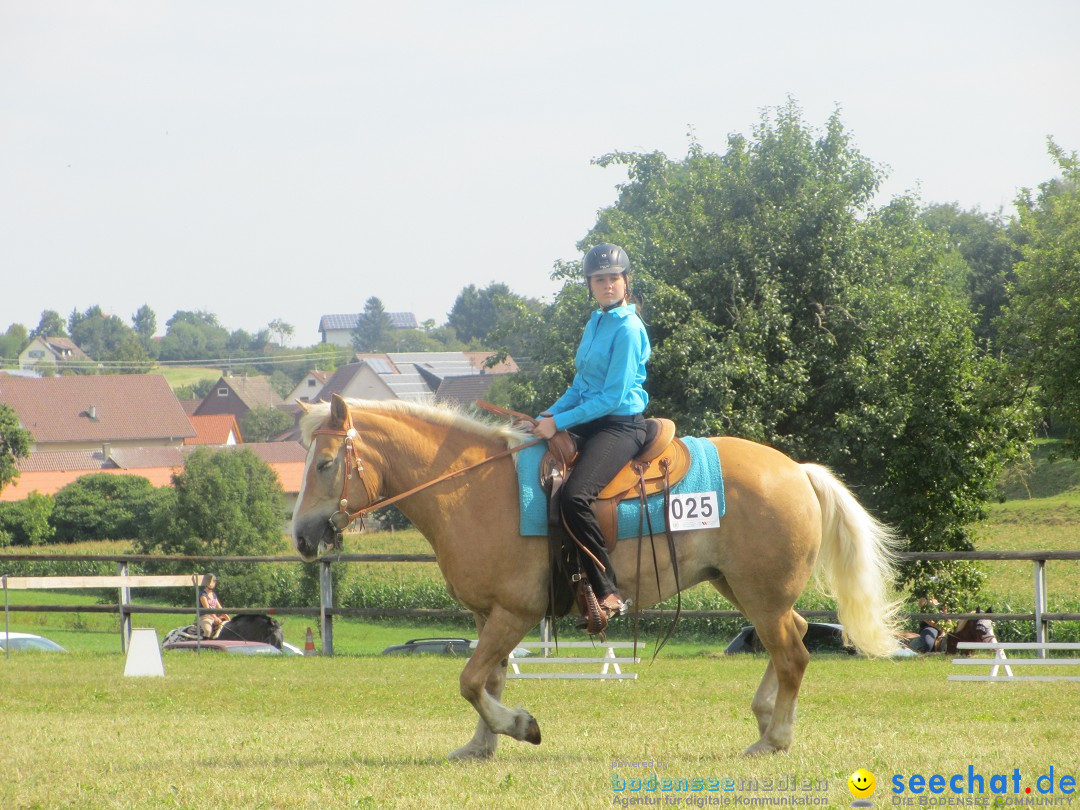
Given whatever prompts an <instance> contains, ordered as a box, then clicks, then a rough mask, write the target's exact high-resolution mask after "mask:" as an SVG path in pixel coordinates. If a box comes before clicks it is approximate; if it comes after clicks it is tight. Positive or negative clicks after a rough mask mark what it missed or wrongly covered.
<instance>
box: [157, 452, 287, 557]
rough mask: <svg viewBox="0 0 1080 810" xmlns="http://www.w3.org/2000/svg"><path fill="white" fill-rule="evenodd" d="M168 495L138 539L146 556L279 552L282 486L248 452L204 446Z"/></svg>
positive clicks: (186, 463)
mask: <svg viewBox="0 0 1080 810" xmlns="http://www.w3.org/2000/svg"><path fill="white" fill-rule="evenodd" d="M164 492H165V494H164V495H162V496H160V497H159V500H158V503H157V504H155V508H154V510H153V515H152V517H151V518H150V519H149V520H148V521H147V522H146V524H145V526H144V527H143V529H142V530H141V532H140V537H139V538H138V542H137V546H138V547H139V549H140V550H141V551H143V552H144V553H158V552H160V553H163V554H209V555H215V556H224V555H245V554H246V555H253V554H270V553H274V552H276V551H277V550H278V549H279V548H280V545H281V536H282V526H283V522H284V516H285V503H284V495H283V494H282V491H281V484H280V483H279V482H278V479H277V476H276V475H275V474H274V471H273V470H272V469H270V467H269V466H268V465H267V464H266V462H264V461H263V460H262V459H260V458H259V457H258V456H256V455H255V454H254V453H252V452H251V451H250V450H245V449H237V450H212V449H209V448H203V447H200V448H198V449H197V450H195V452H193V453H192V454H191V455H190V456H188V458H187V461H185V463H184V470H183V472H181V473H178V474H177V475H174V476H173V486H172V489H170V490H165V491H164Z"/></svg>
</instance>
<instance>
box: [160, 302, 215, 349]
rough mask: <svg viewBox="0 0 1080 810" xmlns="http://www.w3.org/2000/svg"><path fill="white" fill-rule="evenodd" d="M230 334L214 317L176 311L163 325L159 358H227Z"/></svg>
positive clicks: (209, 313) (212, 315)
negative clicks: (163, 333)
mask: <svg viewBox="0 0 1080 810" xmlns="http://www.w3.org/2000/svg"><path fill="white" fill-rule="evenodd" d="M228 340H229V332H228V330H227V329H225V327H223V326H222V325H221V324H220V323H218V319H217V315H215V314H214V313H212V312H205V311H203V310H197V311H194V312H192V311H190V310H178V311H177V312H175V313H174V314H173V316H172V317H171V318H169V320H168V321H166V322H165V336H164V337H163V338H162V339H161V347H160V351H159V353H158V356H159V357H160V358H161V359H162V360H218V359H221V358H223V357H225V356H226V343H227V342H228Z"/></svg>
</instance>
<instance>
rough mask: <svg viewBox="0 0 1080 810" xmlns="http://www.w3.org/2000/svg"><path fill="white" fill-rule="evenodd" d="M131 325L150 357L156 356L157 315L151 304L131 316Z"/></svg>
mask: <svg viewBox="0 0 1080 810" xmlns="http://www.w3.org/2000/svg"><path fill="white" fill-rule="evenodd" d="M131 324H132V326H133V327H134V328H135V334H136V335H137V336H138V338H139V342H140V343H141V344H142V347H143V349H145V350H146V353H147V354H148V355H149V356H150V357H154V356H156V355H157V346H155V345H154V334H155V333H156V332H157V315H156V314H155V313H154V310H152V309H150V305H149V304H143V305H142V306H141V307H139V308H138V310H136V312H135V314H134V315H132V316H131Z"/></svg>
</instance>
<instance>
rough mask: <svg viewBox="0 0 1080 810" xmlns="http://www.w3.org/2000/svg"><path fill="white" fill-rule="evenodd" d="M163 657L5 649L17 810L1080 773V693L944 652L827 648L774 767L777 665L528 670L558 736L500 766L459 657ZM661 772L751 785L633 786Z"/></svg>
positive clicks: (887, 786) (12, 804)
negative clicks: (12, 654)
mask: <svg viewBox="0 0 1080 810" xmlns="http://www.w3.org/2000/svg"><path fill="white" fill-rule="evenodd" d="M164 663H165V669H166V676H165V677H164V678H124V677H123V676H122V675H121V672H122V669H123V659H122V658H121V657H120V656H115V655H101V654H73V655H68V656H48V655H23V656H20V657H18V658H17V659H13V660H11V661H7V662H5V661H2V660H0V679H2V680H0V682H2V684H3V688H2V690H0V712H2V714H3V717H4V730H5V734H6V736H7V738H8V740H9V742H10V744H9V746H8V748H7V753H6V756H5V766H6V767H5V776H4V778H3V779H0V807H4V808H55V807H79V808H84V807H85V808H110V807H135V808H159V807H162V808H163V807H170V808H172V807H181V808H220V807H235V808H295V807H328V808H336V807H421V806H423V807H428V806H430V807H455V808H457V807H463V808H491V807H515V808H517V807H521V808H565V807H607V806H619V803H618V801H619V800H620V799H625V798H632V797H635V796H636V797H639V798H640V797H645V796H651V797H652V798H654V799H656V800H657V803H660V800H661V799H663V800H664V804H665V805H666V806H673V805H674V806H695V805H693V804H691V803H690V800H691V799H696V800H707V799H708V798H709V797H710V796H711V797H713V798H714V799H719V798H722V797H723V796H725V795H726V796H727V797H728V798H731V797H735V796H738V797H740V798H741V799H743V800H745V799H746V798H748V797H769V796H773V797H775V796H777V795H780V794H779V793H775V792H773V791H770V790H766V789H765V787H764V786H765V784H766V780H772V784H771V787H776V786H779V785H780V783H781V780H792V779H793V778H794V779H795V780H796V782H801V780H812V782H813V783H814V785H815V787H820V788H823V789H822V790H819V791H802V790H799V791H796V792H793V793H788V794H786V795H789V796H791V795H794V796H797V797H802V798H804V799H805V798H806V797H808V796H816V797H826V798H827V799H828V801H829V803H830V804H832V805H839V806H846V805H847V804H848V803H849V802H850V801H851V798H852V797H851V795H850V794H849V793H848V790H847V787H846V782H847V777H848V776H849V775H850V774H851V773H852V772H853V771H854V770H856V769H857V768H866V769H868V770H870V771H871V772H872V773H874V774H875V776H876V779H877V783H878V793H877V795H876V796H874V799H875V804H876V805H878V806H885V805H887V804H889V803H890V799H891V796H892V794H891V789H892V782H891V780H892V779H893V777H894V776H895V775H897V774H900V775H902V776H903V778H904V779H905V780H906V779H907V778H909V777H910V776H911V775H912V774H922V775H923V776H924V777H927V778H928V777H929V776H930V775H932V774H943V775H945V776H946V777H948V776H949V775H953V774H962V775H964V779H965V780H966V778H967V774H968V767H969V766H972V767H973V768H974V770H975V772H976V773H979V774H982V775H984V779H985V784H984V789H985V790H986V791H989V790H990V784H989V782H990V778H991V776H992V775H994V774H1007V775H1009V776H1010V778H1011V775H1012V774H1013V772H1014V769H1018V770H1019V772H1020V774H1021V782H1020V790H1021V794H1020V796H1021V797H1022V796H1023V795H1024V794H1023V793H1022V791H1023V790H1024V789H1025V788H1027V787H1031V788H1035V787H1036V785H1035V780H1036V779H1037V777H1038V776H1040V775H1043V774H1049V772H1050V769H1051V767H1052V768H1053V769H1054V778H1055V782H1056V784H1058V783H1060V779H1061V777H1062V776H1065V775H1067V774H1071V775H1073V776H1076V774H1077V762H1076V751H1077V750H1078V748H1080V730H1078V729H1080V701H1077V700H1076V692H1075V684H1063V683H1047V684H1040V683H1034V684H961V683H950V682H947V681H946V674H947V671H948V668H949V665H948V663H947V661H946V660H945V659H942V658H937V659H920V660H912V661H903V662H871V661H864V660H860V659H853V658H847V657H831V656H823V657H820V658H817V659H815V660H814V661H812V663H811V667H810V669H809V671H808V674H807V677H806V680H805V681H804V686H803V692H802V699H801V701H800V706H799V710H800V712H799V713H800V720H799V724H798V727H797V734H796V741H795V745H794V748H793V750H792V751H791V752H790V753H788V754H782V755H778V756H774V757H770V758H766V759H755V760H746V759H743V758H741V757H739V756H738V752H739V751H740V750H741V749H742V748H743V747H744V746H745V745H747V744H749V743H750V742H752V741H753V740H754V739H755V738H756V733H755V729H754V721H753V718H752V716H751V713H750V711H749V700H750V697H751V694H752V692H753V689H754V687H755V686H756V684H757V681H758V679H759V678H760V675H761V672H762V670H763V669H764V666H765V661H764V659H762V658H758V657H754V656H736V657H731V658H721V659H707V658H681V659H676V658H666V659H660V660H658V661H657V662H656V663H655V664H653V665H644V664H643V665H641V667H640V671H641V676H640V679H639V680H637V681H633V682H623V683H612V682H606V683H598V682H571V681H512V682H510V683H509V684H508V686H507V690H506V694H505V699H506V702H507V703H508V704H509V705H524V706H526V707H527V708H528V710H529V711H530V712H532V714H533V715H534V716H535V717H536V718H537V719H538V721H539V723H540V726H541V729H542V731H543V734H544V742H543V744H542V745H540V746H538V747H534V746H531V745H528V744H526V743H520V742H516V741H513V740H504V741H503V742H502V743H501V747H500V751H499V753H498V755H497V757H496V759H495V760H494V761H491V762H485V763H471V764H455V763H449V762H447V761H446V759H445V754H446V753H447V752H449V751H450V750H452V749H453V748H456V747H457V746H458V745H461V744H462V743H463V742H465V741H466V740H467V738H468V737H469V736H470V735H471V733H472V730H473V727H474V725H475V714H474V713H473V711H472V708H471V707H469V706H468V705H467V704H466V703H465V702H464V701H462V700H461V699H460V698H459V697H458V696H457V683H456V681H457V674H458V671H459V668H460V662H457V661H454V660H448V659H441V658H432V657H423V658H414V659H402V658H377V657H373V658H334V659H324V658H314V659H313V658H282V659H268V658H257V659H249V658H235V657H231V656H213V655H209V654H205V655H202V656H198V657H197V656H193V655H183V654H179V653H173V654H167V655H166V656H165V662H164ZM624 763H630V764H624ZM641 763H650V764H648V765H647V766H642V765H641ZM653 774H655V775H656V776H657V777H659V778H661V779H663V778H668V779H671V780H673V784H672V787H674V782H675V780H679V779H685V780H687V781H688V782H689V781H690V780H696V779H700V780H710V779H716V780H723V779H733V780H736V784H737V785H739V787H741V788H743V789H742V790H740V791H738V792H728V793H726V794H725V793H721V792H717V791H715V790H714V791H711V792H710V791H709V790H708V789H706V790H705V791H703V792H700V793H690V792H687V791H684V790H683V791H676V790H674V789H672V790H669V791H666V792H665V791H663V790H657V791H656V792H652V793H649V792H645V791H641V790H639V791H637V792H633V791H630V792H627V791H626V790H623V791H616V790H615V789H614V788H615V787H618V785H619V782H620V781H621V782H622V783H623V785H624V786H632V785H633V784H634V783H633V782H632V781H630V780H632V779H640V780H647V779H648V778H649V777H650V776H651V775H653ZM740 780H757V784H756V789H755V786H754V784H753V783H752V782H749V781H743V782H741V783H740ZM646 784H647V783H646ZM661 784H662V783H661ZM1044 784H1045V783H1044ZM705 785H707V782H703V786H705ZM1009 790H1010V798H1012V797H1016V798H1019V797H1017V796H1016V794H1013V793H1012V792H1011V791H1012V786H1011V783H1010V785H1009ZM905 795H906V796H908V797H911V796H912V794H911V793H906V794H905ZM1035 795H1038V794H1035ZM1055 795H1056V796H1058V797H1060V796H1061V795H1062V794H1061V793H1060V792H1058V793H1056V794H1055ZM697 806H702V805H697Z"/></svg>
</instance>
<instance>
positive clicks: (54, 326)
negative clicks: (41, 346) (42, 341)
mask: <svg viewBox="0 0 1080 810" xmlns="http://www.w3.org/2000/svg"><path fill="white" fill-rule="evenodd" d="M30 337H32V338H33V337H67V330H66V329H65V328H64V319H63V318H61V317H60V313H59V312H57V311H56V310H54V309H46V310H44V311H43V312H42V313H41V318H40V319H39V320H38V325H37V326H35V327H34V329H33V331H32V332H31V333H30Z"/></svg>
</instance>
